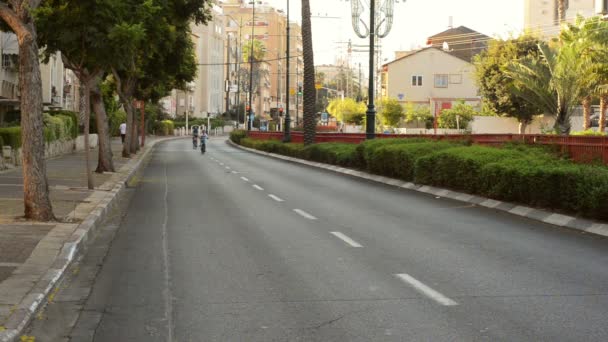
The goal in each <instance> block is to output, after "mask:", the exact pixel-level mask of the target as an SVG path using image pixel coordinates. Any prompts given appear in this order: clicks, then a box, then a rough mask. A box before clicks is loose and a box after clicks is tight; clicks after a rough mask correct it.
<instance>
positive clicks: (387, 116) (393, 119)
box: [379, 98, 404, 127]
mask: <svg viewBox="0 0 608 342" xmlns="http://www.w3.org/2000/svg"><path fill="white" fill-rule="evenodd" d="M379 107H380V110H379V114H380V118H381V119H382V124H383V125H385V126H390V127H395V126H397V125H398V124H399V122H400V121H401V119H403V117H404V115H403V114H404V113H403V106H401V104H400V103H399V101H397V100H396V99H391V98H385V99H382V100H380V103H379Z"/></svg>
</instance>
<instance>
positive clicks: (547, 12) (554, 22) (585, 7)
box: [524, 0, 595, 38]
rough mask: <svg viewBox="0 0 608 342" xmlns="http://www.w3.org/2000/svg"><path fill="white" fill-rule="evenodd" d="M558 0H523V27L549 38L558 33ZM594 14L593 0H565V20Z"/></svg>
mask: <svg viewBox="0 0 608 342" xmlns="http://www.w3.org/2000/svg"><path fill="white" fill-rule="evenodd" d="M557 4H558V0H524V27H525V28H526V29H529V30H532V31H533V32H538V33H540V34H541V35H543V36H544V37H547V38H551V37H555V36H557V35H558V34H559V24H558V23H559V18H558V13H557V8H558V5H557ZM578 14H580V15H583V16H585V17H589V16H593V15H595V0H566V20H567V21H573V20H574V19H575V18H576V16H577V15H578Z"/></svg>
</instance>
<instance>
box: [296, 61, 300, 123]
mask: <svg viewBox="0 0 608 342" xmlns="http://www.w3.org/2000/svg"><path fill="white" fill-rule="evenodd" d="M299 72H300V63H298V59H297V58H296V89H295V95H296V126H299V125H300V121H299V120H300V119H299V116H298V114H299V113H298V112H299V111H300V95H298V90H299V89H300V74H299Z"/></svg>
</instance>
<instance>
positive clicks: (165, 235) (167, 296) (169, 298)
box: [161, 163, 175, 342]
mask: <svg viewBox="0 0 608 342" xmlns="http://www.w3.org/2000/svg"><path fill="white" fill-rule="evenodd" d="M163 207H164V209H165V215H164V217H163V225H162V230H161V240H162V254H163V266H164V267H163V271H164V272H163V273H164V274H163V275H164V278H165V279H164V280H165V283H164V289H163V297H164V300H165V320H166V321H167V330H168V331H167V335H168V336H167V341H169V342H173V340H174V338H173V330H174V325H175V323H174V320H173V292H172V291H171V260H170V258H169V242H168V240H169V232H168V229H167V226H168V224H169V176H168V174H167V163H165V196H164V203H163Z"/></svg>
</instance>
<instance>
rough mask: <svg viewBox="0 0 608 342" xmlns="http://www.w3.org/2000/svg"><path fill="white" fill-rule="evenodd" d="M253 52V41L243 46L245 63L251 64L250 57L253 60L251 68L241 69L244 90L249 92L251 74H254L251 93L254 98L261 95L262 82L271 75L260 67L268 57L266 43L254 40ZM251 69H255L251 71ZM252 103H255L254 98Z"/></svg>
mask: <svg viewBox="0 0 608 342" xmlns="http://www.w3.org/2000/svg"><path fill="white" fill-rule="evenodd" d="M251 51H252V45H251V41H249V42H247V44H246V45H245V46H243V61H244V62H247V63H249V57H250V56H251V57H252V58H253V60H252V64H251V66H247V67H245V66H244V67H243V68H241V71H240V72H241V77H240V80H241V85H242V87H243V89H247V91H249V78H250V75H249V73H250V72H251V73H252V75H251V78H252V86H251V92H252V96H253V95H257V94H259V89H260V84H261V83H262V80H264V79H266V78H268V76H269V75H270V74H269V73H268V70H266V69H263V68H261V67H260V65H261V62H262V61H263V60H264V58H265V57H266V47H265V46H264V43H263V42H262V41H260V40H257V39H254V40H253V53H252V52H251ZM250 68H253V69H252V70H251V69H250ZM251 102H252V103H253V97H252V101H251Z"/></svg>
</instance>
